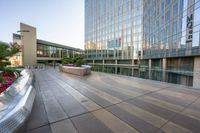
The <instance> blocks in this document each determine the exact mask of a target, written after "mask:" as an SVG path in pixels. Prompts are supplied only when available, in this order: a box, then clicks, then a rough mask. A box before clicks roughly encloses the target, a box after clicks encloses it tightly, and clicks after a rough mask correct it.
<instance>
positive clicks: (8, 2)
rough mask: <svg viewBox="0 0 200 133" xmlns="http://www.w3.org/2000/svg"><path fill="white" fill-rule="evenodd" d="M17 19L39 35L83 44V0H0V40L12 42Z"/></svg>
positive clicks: (39, 36)
mask: <svg viewBox="0 0 200 133" xmlns="http://www.w3.org/2000/svg"><path fill="white" fill-rule="evenodd" d="M20 22H22V23H25V24H28V25H31V26H33V27H36V28H37V38H38V39H42V40H46V41H50V42H55V43H59V44H63V45H67V46H72V47H76V48H82V49H83V48H84V0H0V41H4V42H12V33H17V31H18V30H19V28H20Z"/></svg>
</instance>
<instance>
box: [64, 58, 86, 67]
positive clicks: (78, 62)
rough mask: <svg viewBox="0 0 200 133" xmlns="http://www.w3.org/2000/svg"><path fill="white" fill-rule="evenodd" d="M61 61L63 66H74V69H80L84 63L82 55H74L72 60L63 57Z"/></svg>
mask: <svg viewBox="0 0 200 133" xmlns="http://www.w3.org/2000/svg"><path fill="white" fill-rule="evenodd" d="M61 61H62V64H63V65H64V64H74V65H75V66H76V67H80V66H81V65H83V64H84V63H85V60H84V56H83V55H76V56H75V57H73V58H69V57H67V56H64V57H63V58H62V60H61ZM70 66H71V65H70Z"/></svg>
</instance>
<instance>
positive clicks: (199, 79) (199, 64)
mask: <svg viewBox="0 0 200 133" xmlns="http://www.w3.org/2000/svg"><path fill="white" fill-rule="evenodd" d="M193 75H194V76H193V87H194V88H198V89H200V57H195V58H194V74H193Z"/></svg>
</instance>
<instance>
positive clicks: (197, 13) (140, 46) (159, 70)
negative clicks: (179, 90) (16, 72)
mask: <svg viewBox="0 0 200 133" xmlns="http://www.w3.org/2000/svg"><path fill="white" fill-rule="evenodd" d="M199 42H200V0H85V52H86V57H87V62H88V64H91V65H92V66H93V70H95V71H104V72H109V73H115V74H123V75H128V76H136V77H141V78H148V79H153V80H160V81H166V82H172V83H178V84H184V85H188V86H194V87H196V85H197V84H196V82H198V80H197V79H200V76H199V72H200V71H199V69H198V66H199V63H198V62H200V59H199V57H198V56H199V55H200V49H199ZM199 82H200V81H199ZM197 86H198V85H197Z"/></svg>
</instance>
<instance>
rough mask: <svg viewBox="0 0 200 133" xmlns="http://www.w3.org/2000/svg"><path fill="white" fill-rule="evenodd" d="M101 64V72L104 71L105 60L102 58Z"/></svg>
mask: <svg viewBox="0 0 200 133" xmlns="http://www.w3.org/2000/svg"><path fill="white" fill-rule="evenodd" d="M102 64H103V66H102V70H101V71H102V72H104V64H105V60H102Z"/></svg>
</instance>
